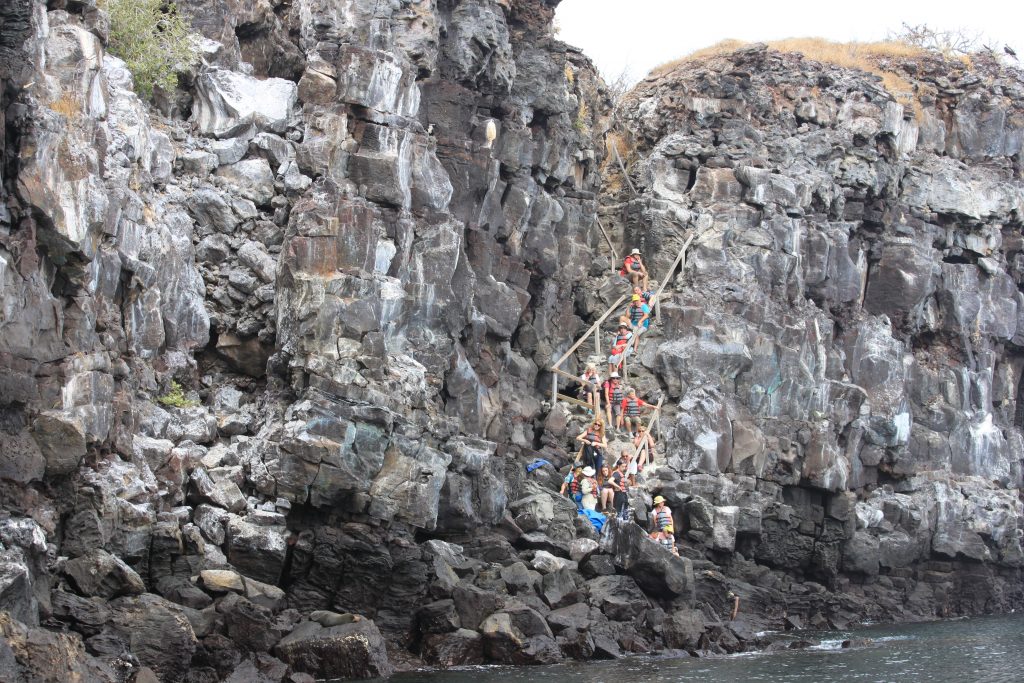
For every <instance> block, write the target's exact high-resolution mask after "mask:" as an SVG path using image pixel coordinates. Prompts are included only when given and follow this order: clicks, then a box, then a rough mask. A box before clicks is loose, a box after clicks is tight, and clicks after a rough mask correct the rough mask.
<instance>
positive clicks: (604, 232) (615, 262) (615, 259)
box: [594, 218, 619, 275]
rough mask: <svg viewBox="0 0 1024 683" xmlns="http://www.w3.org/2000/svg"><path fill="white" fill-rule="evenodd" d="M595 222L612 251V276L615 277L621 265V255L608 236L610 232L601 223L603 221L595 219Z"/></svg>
mask: <svg viewBox="0 0 1024 683" xmlns="http://www.w3.org/2000/svg"><path fill="white" fill-rule="evenodd" d="M594 220H596V221H597V227H599V228H601V234H602V235H604V239H605V241H607V242H608V248H609V249H611V251H612V275H614V274H615V271H616V269H617V268H618V265H619V253H618V252H617V251H615V245H614V244H613V243H612V238H611V237H609V236H608V231H607V230H605V229H604V224H603V223H601V219H600V218H595V219H594Z"/></svg>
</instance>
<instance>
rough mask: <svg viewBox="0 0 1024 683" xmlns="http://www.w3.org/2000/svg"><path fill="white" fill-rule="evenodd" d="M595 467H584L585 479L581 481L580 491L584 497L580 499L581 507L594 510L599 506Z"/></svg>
mask: <svg viewBox="0 0 1024 683" xmlns="http://www.w3.org/2000/svg"><path fill="white" fill-rule="evenodd" d="M595 474H596V472H595V471H594V468H593V467H584V468H583V479H582V480H581V481H580V491H582V492H583V498H582V499H581V500H580V507H582V508H583V509H584V510H593V509H595V508H596V507H597V490H598V489H597V479H595V478H594V475H595Z"/></svg>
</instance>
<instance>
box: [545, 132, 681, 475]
mask: <svg viewBox="0 0 1024 683" xmlns="http://www.w3.org/2000/svg"><path fill="white" fill-rule="evenodd" d="M616 155H617V151H616ZM620 163H621V159H620ZM623 170H625V169H623ZM627 180H628V178H627ZM597 225H598V227H599V228H601V232H602V233H604V236H605V239H607V240H608V245H609V246H610V247H611V249H612V254H615V247H614V246H613V245H612V242H611V239H610V238H609V237H608V233H606V232H605V230H604V226H603V225H601V221H600V219H597ZM694 237H696V233H695V232H691V233H690V234H689V235H688V236H687V238H686V241H685V242H683V246H682V248H681V249H680V250H679V254H678V256H676V258H675V260H674V261H673V262H672V265H671V266H669V269H668V272H666V274H665V276H664V280H663V282H662V283H661V286H660V287H659V288H658V291H657V292H655V293H654V295H653V296H652V297H651V300H650V302H651V305H652V306H654V307H656V308H655V311H656V313H655V314H656V315H657V316H658V317H659V318H660V317H661V306H660V300H661V296H662V293H663V292H664V291H665V288H666V287H667V286H668V283H669V281H670V280H671V279H672V275H673V273H675V272H676V268H677V267H679V265H680V264H685V259H686V250H687V249H688V248H689V246H690V244H691V243H692V242H693V239H694ZM616 258H617V257H616ZM683 267H684V268H685V265H683ZM628 296H629V294H623V295H622V296H620V297H619V298H618V299H617V300H616V301H615V303H613V304H612V305H611V306H609V307H608V310H607V311H605V312H604V313H603V314H601V317H600V318H598V319H597V321H596V322H595V323H594V324H593V325H591V326H590V327H589V328H588V329H587V331H586V332H585V333H584V334H583V336H582V337H580V338H579V339H577V340H576V343H574V344H573V345H572V346H571V347H570V348H569V350H568V351H566V352H565V353H564V354H562V357H561V358H559V359H558V360H556V361H555V362H554V363H552V364H551V367H550V368H549V369H550V370H551V405H552V406H554V405H555V404H556V403H557V402H558V376H559V375H562V376H563V377H566V378H568V379H571V380H573V381H576V379H577V378H576V377H574V376H572V375H570V374H569V373H567V372H565V371H564V370H562V369H561V368H560V367H559V366H560V365H561V364H562V363H564V362H565V360H566V359H567V358H568V357H569V356H571V355H572V354H573V353H574V352H575V351H576V349H578V348H579V347H580V346H582V345H583V342H585V341H586V340H587V339H589V338H590V335H592V334H594V333H595V332H598V333H599V330H600V327H601V324H602V323H604V321H605V320H606V319H607V318H608V316H609V315H611V314H612V312H613V311H615V310H616V309H617V308H618V307H619V306H621V305H622V303H623V302H624V301H625V300H626V298H627V297H628ZM595 350H596V352H597V355H599V356H600V355H601V339H600V333H599V334H598V336H597V337H596V338H595ZM626 373H627V370H626V361H625V359H623V362H622V374H623V378H624V379H625V377H626ZM660 409H661V402H660V401H659V403H658V410H660ZM648 433H650V432H648ZM638 452H639V451H638ZM634 457H635V455H634Z"/></svg>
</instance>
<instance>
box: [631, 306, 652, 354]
mask: <svg viewBox="0 0 1024 683" xmlns="http://www.w3.org/2000/svg"><path fill="white" fill-rule="evenodd" d="M626 314H627V315H628V316H629V324H630V325H632V329H633V351H634V352H636V350H637V347H639V346H640V335H641V334H643V333H644V332H646V331H647V328H648V327H650V326H651V307H650V306H648V305H647V304H646V303H645V302H644V298H643V297H642V296H640V295H639V294H634V295H633V296H632V298H631V299H630V303H629V310H627V311H626Z"/></svg>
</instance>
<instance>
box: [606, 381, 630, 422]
mask: <svg viewBox="0 0 1024 683" xmlns="http://www.w3.org/2000/svg"><path fill="white" fill-rule="evenodd" d="M625 397H626V388H625V387H624V386H622V379H621V378H620V377H619V373H617V372H615V371H614V370H613V371H612V373H611V375H609V376H608V380H607V381H606V382H605V383H604V405H605V410H607V411H608V414H607V417H608V422H607V424H608V428H609V429H616V430H618V429H620V428H621V427H622V399H624V398H625Z"/></svg>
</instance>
